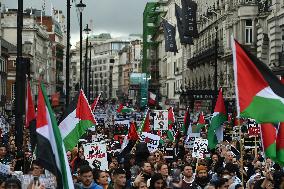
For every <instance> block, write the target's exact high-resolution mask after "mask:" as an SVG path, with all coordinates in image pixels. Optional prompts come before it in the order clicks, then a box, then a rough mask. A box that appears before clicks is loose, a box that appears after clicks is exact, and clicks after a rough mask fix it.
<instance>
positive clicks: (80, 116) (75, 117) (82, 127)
mask: <svg viewBox="0 0 284 189" xmlns="http://www.w3.org/2000/svg"><path fill="white" fill-rule="evenodd" d="M94 125H96V120H95V116H94V114H93V113H92V111H91V108H90V105H89V103H88V100H87V98H86V96H85V94H84V92H83V90H80V94H79V95H78V96H77V97H76V98H75V99H74V100H73V101H72V102H71V103H70V105H69V107H68V108H67V111H66V112H65V114H64V115H63V121H61V123H60V124H59V129H60V131H61V135H62V138H63V141H64V144H65V148H66V149H67V150H72V149H73V148H74V147H75V146H76V145H77V144H78V141H79V139H80V138H81V136H82V135H83V134H85V132H86V131H87V130H88V128H90V127H92V126H94Z"/></svg>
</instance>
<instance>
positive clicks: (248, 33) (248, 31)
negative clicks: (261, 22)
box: [245, 20, 253, 44]
mask: <svg viewBox="0 0 284 189" xmlns="http://www.w3.org/2000/svg"><path fill="white" fill-rule="evenodd" d="M245 35H246V36H245V43H246V44H251V43H252V37H253V35H252V20H246V23H245Z"/></svg>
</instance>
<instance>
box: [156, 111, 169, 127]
mask: <svg viewBox="0 0 284 189" xmlns="http://www.w3.org/2000/svg"><path fill="white" fill-rule="evenodd" d="M154 130H168V110H154Z"/></svg>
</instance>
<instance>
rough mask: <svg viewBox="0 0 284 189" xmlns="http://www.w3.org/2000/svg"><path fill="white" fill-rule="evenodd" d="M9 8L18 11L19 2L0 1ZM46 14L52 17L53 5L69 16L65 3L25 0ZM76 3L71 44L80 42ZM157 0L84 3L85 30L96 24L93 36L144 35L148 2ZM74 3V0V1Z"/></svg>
mask: <svg viewBox="0 0 284 189" xmlns="http://www.w3.org/2000/svg"><path fill="white" fill-rule="evenodd" d="M0 1H1V2H2V5H3V4H4V5H5V6H6V7H8V8H17V6H18V5H17V2H18V1H17V0H0ZM44 1H45V5H46V14H48V15H50V14H51V8H50V7H51V5H53V7H54V8H55V9H61V10H63V12H64V15H65V16H66V0H24V9H25V8H27V7H33V8H37V9H41V7H42V4H43V2H44ZM79 1H80V0H73V3H72V8H71V42H72V44H74V42H75V41H78V40H79V17H78V16H77V12H76V8H75V4H76V3H79ZM149 1H154V0H83V3H85V4H86V5H87V7H86V8H85V10H84V12H83V28H84V26H85V25H86V24H87V23H93V24H92V25H93V28H94V33H95V34H98V33H102V32H109V33H111V34H112V36H114V37H118V36H127V35H128V34H131V33H139V34H142V20H143V10H144V7H145V5H146V3H147V2H149ZM71 2H72V0H71Z"/></svg>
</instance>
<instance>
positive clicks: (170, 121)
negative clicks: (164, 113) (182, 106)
mask: <svg viewBox="0 0 284 189" xmlns="http://www.w3.org/2000/svg"><path fill="white" fill-rule="evenodd" d="M174 123H175V113H174V109H173V107H170V108H169V109H168V125H169V129H173V125H174Z"/></svg>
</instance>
